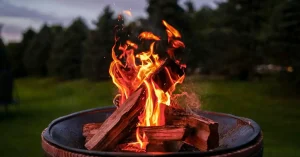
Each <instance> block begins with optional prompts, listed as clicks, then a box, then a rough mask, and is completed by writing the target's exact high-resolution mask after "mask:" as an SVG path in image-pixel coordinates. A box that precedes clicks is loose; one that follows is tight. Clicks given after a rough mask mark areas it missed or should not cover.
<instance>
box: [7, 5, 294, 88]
mask: <svg viewBox="0 0 300 157" xmlns="http://www.w3.org/2000/svg"><path fill="white" fill-rule="evenodd" d="M147 2H148V4H149V5H148V6H147V8H146V10H145V11H146V12H147V13H148V18H147V19H143V18H140V19H137V20H135V21H132V22H130V23H129V24H127V25H126V26H124V31H125V32H126V33H127V34H126V35H125V36H127V37H126V38H128V39H130V40H132V41H135V42H137V43H138V42H139V41H138V40H137V39H136V36H137V35H138V34H139V33H140V32H142V31H145V30H147V31H152V32H154V33H155V34H158V35H159V36H161V37H162V38H163V39H164V40H165V39H166V38H165V37H166V34H165V31H164V27H163V25H162V24H161V21H162V20H166V21H167V22H168V23H169V24H171V25H172V26H174V27H175V28H176V29H178V30H179V31H180V32H181V34H182V38H183V41H184V42H185V44H186V49H185V50H184V55H183V56H182V57H183V59H184V60H185V62H186V63H187V65H188V68H189V70H188V71H187V72H188V73H192V72H193V71H195V69H199V68H201V69H202V72H205V73H214V74H215V73H216V74H224V75H226V76H229V77H230V78H238V79H241V80H248V79H250V78H251V76H253V75H254V74H255V67H256V66H257V65H259V64H277V65H281V66H283V67H287V66H291V67H293V72H285V71H283V72H282V75H281V76H283V77H284V78H285V79H284V80H289V82H294V83H295V84H298V85H299V84H300V72H299V71H300V55H299V53H298V51H299V47H300V46H299V43H300V42H299V40H300V27H299V23H300V11H299V10H300V1H298V0H264V1H262V0H251V1H249V0H227V1H225V2H219V3H218V4H217V5H218V7H217V8H216V9H211V8H209V7H207V6H204V7H202V8H201V9H199V10H196V9H195V7H194V5H193V3H192V2H190V1H188V2H186V3H185V5H184V6H181V5H179V4H178V0H147ZM125 21H126V19H125ZM93 23H94V25H95V29H92V30H90V29H88V27H87V26H86V24H85V23H84V21H83V20H82V19H80V18H77V19H75V20H74V21H73V23H72V24H71V25H70V26H68V27H67V28H63V27H62V26H49V25H44V26H43V27H42V28H41V30H40V31H39V32H34V31H33V30H31V29H28V30H27V31H25V32H24V33H23V40H22V41H21V42H20V43H9V44H8V45H6V49H7V52H8V54H9V57H10V60H11V63H12V69H13V74H14V76H16V77H23V76H28V75H35V76H55V77H58V78H61V79H76V78H81V77H85V78H88V79H90V80H102V79H107V78H108V77H109V74H108V68H109V64H110V62H111V48H112V46H113V45H114V29H115V26H116V25H122V24H124V21H123V20H120V17H119V18H118V16H117V15H116V14H115V13H114V12H113V11H112V10H111V9H110V7H109V6H107V7H106V8H105V9H104V11H103V13H102V14H101V15H100V16H99V18H98V19H97V20H96V21H94V22H93ZM164 40H162V43H163V42H164ZM162 45H163V44H162ZM141 49H142V48H141ZM157 52H159V53H160V55H163V48H161V49H160V47H159V46H158V47H157Z"/></svg>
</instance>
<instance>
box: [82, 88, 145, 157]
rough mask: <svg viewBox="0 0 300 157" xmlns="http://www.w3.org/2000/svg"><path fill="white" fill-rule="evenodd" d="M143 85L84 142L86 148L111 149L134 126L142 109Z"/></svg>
mask: <svg viewBox="0 0 300 157" xmlns="http://www.w3.org/2000/svg"><path fill="white" fill-rule="evenodd" d="M144 91H145V90H144V87H141V88H139V89H138V90H137V91H135V92H134V93H133V94H132V95H131V96H130V97H129V98H128V99H127V100H126V101H125V102H124V104H122V105H121V106H120V107H119V108H118V109H116V111H114V112H113V114H112V115H111V116H109V117H108V118H107V119H106V120H105V121H104V123H103V124H102V125H101V127H100V128H99V129H98V130H97V133H96V134H95V135H94V136H93V137H92V138H91V139H90V140H89V141H88V142H87V143H86V144H85V147H86V148H87V149H88V150H99V151H104V150H113V149H114V148H115V146H116V145H117V144H118V142H119V141H120V140H122V139H124V138H125V137H126V136H127V135H128V134H130V132H131V130H132V129H134V128H135V127H136V124H137V122H138V118H137V117H138V116H139V115H140V112H141V111H142V110H143V107H144V105H143V103H144V98H143V97H144Z"/></svg>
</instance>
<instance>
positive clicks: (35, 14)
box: [0, 1, 62, 21]
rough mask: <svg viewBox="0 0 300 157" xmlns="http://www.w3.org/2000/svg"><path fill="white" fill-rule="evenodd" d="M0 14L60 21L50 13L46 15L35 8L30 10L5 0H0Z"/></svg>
mask: <svg viewBox="0 0 300 157" xmlns="http://www.w3.org/2000/svg"><path fill="white" fill-rule="evenodd" d="M0 15H1V16H6V17H19V18H30V19H34V20H41V21H60V20H62V19H59V18H57V17H55V16H52V15H47V14H44V13H41V12H39V11H36V10H31V9H28V8H25V7H20V6H15V5H13V4H11V3H9V2H6V1H0Z"/></svg>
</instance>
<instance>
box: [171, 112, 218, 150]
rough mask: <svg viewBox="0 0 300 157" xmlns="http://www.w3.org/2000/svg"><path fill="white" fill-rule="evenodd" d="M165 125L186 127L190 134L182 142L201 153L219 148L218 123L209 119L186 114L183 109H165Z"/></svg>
mask: <svg viewBox="0 0 300 157" xmlns="http://www.w3.org/2000/svg"><path fill="white" fill-rule="evenodd" d="M165 111H166V112H165V113H166V124H167V125H174V126H178V125H180V126H186V127H187V128H189V129H190V133H189V134H188V135H187V136H186V138H185V139H184V140H183V141H184V142H185V143H187V144H190V145H193V146H195V147H196V148H198V149H199V150H201V151H207V150H210V149H214V148H216V147H218V146H219V133H218V123H217V122H214V121H213V120H211V119H208V118H205V117H202V116H199V115H197V114H195V113H190V112H186V111H184V110H183V109H174V108H171V107H167V108H166V110H165Z"/></svg>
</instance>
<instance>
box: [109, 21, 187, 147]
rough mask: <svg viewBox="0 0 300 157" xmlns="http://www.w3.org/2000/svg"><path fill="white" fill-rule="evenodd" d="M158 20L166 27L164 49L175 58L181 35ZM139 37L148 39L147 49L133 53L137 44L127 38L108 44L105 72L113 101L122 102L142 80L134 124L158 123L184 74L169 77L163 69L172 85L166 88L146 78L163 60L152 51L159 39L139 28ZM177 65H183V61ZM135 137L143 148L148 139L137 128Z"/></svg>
mask: <svg viewBox="0 0 300 157" xmlns="http://www.w3.org/2000/svg"><path fill="white" fill-rule="evenodd" d="M162 23H163V25H164V26H165V27H166V32H167V36H168V43H169V45H171V46H170V47H169V48H168V49H167V53H168V54H169V57H170V58H171V59H175V56H174V50H175V49H176V48H179V47H184V46H185V45H184V43H183V42H181V41H180V40H179V39H180V38H181V35H180V33H179V32H178V31H177V30H176V29H175V28H173V27H172V26H171V25H169V24H168V23H167V22H166V21H162ZM139 39H140V40H149V41H152V43H151V45H150V47H149V50H148V51H146V52H138V53H136V54H137V55H135V52H136V51H137V49H138V45H137V44H135V43H133V42H132V41H129V40H128V41H126V44H124V45H120V46H119V47H116V46H117V44H115V45H114V46H113V48H112V59H113V61H112V62H111V64H110V68H109V73H110V76H111V77H112V81H113V83H114V84H115V85H116V86H117V88H118V90H119V94H118V95H117V96H116V97H115V100H114V102H118V105H122V104H123V103H124V101H125V100H126V99H127V98H128V97H129V96H130V95H131V94H132V93H133V92H134V91H135V90H136V89H137V88H138V87H139V86H140V85H141V84H144V85H145V87H146V101H145V108H144V110H143V112H142V113H141V115H140V116H139V123H138V124H137V126H162V125H165V117H164V110H165V105H168V106H169V105H170V102H171V95H172V93H173V91H174V90H175V86H176V84H178V83H182V81H183V79H184V75H183V76H182V77H181V78H180V79H179V80H172V77H171V75H172V74H171V72H170V71H168V70H167V72H168V75H169V78H170V80H172V87H171V88H170V89H169V90H168V91H167V92H164V91H163V90H162V89H160V88H159V86H158V85H157V84H156V83H155V82H154V81H153V80H152V79H149V76H150V75H151V74H152V73H153V72H155V70H157V69H158V68H159V67H160V66H161V65H162V64H163V63H164V60H162V59H160V58H159V56H158V54H156V53H155V52H154V46H155V44H156V42H157V41H159V40H161V39H160V37H158V36H156V35H154V34H153V33H151V32H142V33H141V34H140V35H139ZM118 40H119V38H117V39H116V43H117V41H118ZM115 48H118V49H119V50H120V51H121V52H122V54H121V55H119V56H117V55H116V52H115ZM137 63H140V64H137ZM176 63H177V64H180V62H179V61H178V60H176ZM181 66H182V67H183V68H185V66H184V65H183V64H181ZM136 138H137V142H138V143H137V144H139V146H140V147H141V148H143V149H145V148H146V146H147V143H148V142H147V141H148V140H147V135H146V134H145V133H143V134H142V135H140V133H139V130H138V129H137V130H136Z"/></svg>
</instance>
